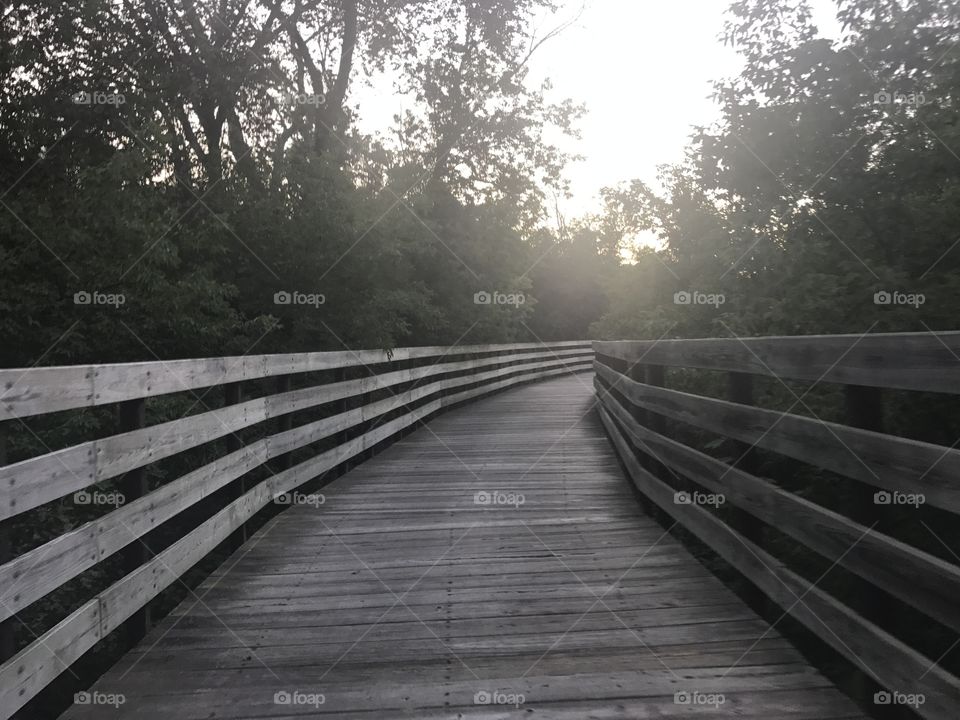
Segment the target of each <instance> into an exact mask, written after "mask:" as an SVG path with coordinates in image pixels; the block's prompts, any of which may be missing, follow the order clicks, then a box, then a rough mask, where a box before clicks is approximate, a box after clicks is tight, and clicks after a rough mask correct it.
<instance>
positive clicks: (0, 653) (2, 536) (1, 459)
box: [0, 423, 17, 662]
mask: <svg viewBox="0 0 960 720" xmlns="http://www.w3.org/2000/svg"><path fill="white" fill-rule="evenodd" d="M8 428H9V423H0V466H3V465H6V464H7V429H8ZM11 522H12V520H11V519H7V520H4V521H2V522H0V564H2V563H6V562H9V561H10V560H13V542H12V539H11V537H10V523H11ZM16 622H17V620H16V618H13V617H10V618H7V619H6V620H4V621H3V622H0V662H6V661H7V660H9V659H10V658H12V657H13V656H14V655H15V654H16V638H15V636H14V623H16Z"/></svg>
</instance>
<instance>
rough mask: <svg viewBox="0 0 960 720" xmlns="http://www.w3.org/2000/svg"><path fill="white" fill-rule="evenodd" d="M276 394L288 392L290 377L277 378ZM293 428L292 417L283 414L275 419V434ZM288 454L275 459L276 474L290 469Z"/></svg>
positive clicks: (288, 414)
mask: <svg viewBox="0 0 960 720" xmlns="http://www.w3.org/2000/svg"><path fill="white" fill-rule="evenodd" d="M277 392H278V393H288V392H290V376H289V375H281V376H280V377H278V378H277ZM292 427H293V416H292V415H291V414H290V413H285V414H283V415H281V416H280V417H279V418H278V419H277V432H286V431H287V430H290V429H291V428H292ZM290 464H291V463H290V453H284V454H283V455H281V456H280V457H278V458H277V459H276V462H275V465H276V468H277V471H278V472H282V471H283V470H286V469H288V468H289V467H290Z"/></svg>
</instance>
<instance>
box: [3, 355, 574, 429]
mask: <svg viewBox="0 0 960 720" xmlns="http://www.w3.org/2000/svg"><path fill="white" fill-rule="evenodd" d="M544 347H545V346H544V345H543V344H540V343H511V344H505V345H464V346H460V347H456V348H450V347H443V346H439V347H410V348H397V349H395V350H392V351H385V350H358V351H342V352H316V353H295V354H287V355H244V356H239V357H222V358H199V359H189V360H158V361H155V362H142V363H122V364H110V365H70V366H63V367H42V368H10V369H0V421H2V420H9V419H11V418H17V417H29V416H30V415H38V414H42V413H51V412H59V411H61V410H69V409H71V408H80V407H94V406H97V405H107V404H110V403H116V402H122V401H125V400H133V399H136V398H146V397H154V396H156V395H165V394H167V393H174V392H184V391H186V390H195V389H197V388H202V387H210V386H211V385H222V384H225V383H231V382H241V381H244V380H257V379H260V378H265V377H275V376H279V375H289V374H293V373H304V372H315V371H318V370H332V369H336V368H345V367H363V366H367V365H376V364H379V363H385V362H391V361H396V360H412V359H418V358H432V357H436V358H445V357H450V358H456V356H458V355H463V354H479V353H517V352H520V351H535V350H542V349H543V348H544ZM546 347H548V348H551V349H553V350H569V349H574V348H581V349H583V350H585V351H586V352H590V343H589V342H587V341H564V342H553V343H548V344H547V345H546Z"/></svg>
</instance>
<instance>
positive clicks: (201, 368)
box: [0, 342, 593, 718]
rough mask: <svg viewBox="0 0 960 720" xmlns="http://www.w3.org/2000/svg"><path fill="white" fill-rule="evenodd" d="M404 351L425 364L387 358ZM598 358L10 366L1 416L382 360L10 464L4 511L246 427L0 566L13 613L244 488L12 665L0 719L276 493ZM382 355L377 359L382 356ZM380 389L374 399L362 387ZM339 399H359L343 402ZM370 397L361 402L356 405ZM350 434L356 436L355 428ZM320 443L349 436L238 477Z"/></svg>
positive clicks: (438, 353)
mask: <svg viewBox="0 0 960 720" xmlns="http://www.w3.org/2000/svg"><path fill="white" fill-rule="evenodd" d="M399 361H404V364H405V365H410V364H414V366H413V367H404V368H401V369H394V368H392V367H389V364H391V363H397V362H399ZM592 361H593V350H592V348H591V345H590V343H589V342H558V343H551V344H546V345H543V344H534V343H514V344H510V345H478V346H469V347H454V348H433V347H431V348H401V349H398V350H395V351H393V352H392V353H391V354H387V353H385V352H382V351H362V352H357V353H305V354H303V355H262V356H257V357H252V358H214V359H202V360H178V361H174V362H172V363H162V362H158V363H131V364H123V365H99V366H77V367H59V368H32V369H22V370H0V382H4V383H6V384H5V385H4V387H6V388H7V391H6V392H5V393H4V396H3V412H2V414H0V419H10V418H16V417H25V416H30V415H37V414H45V413H51V412H60V411H64V410H74V411H82V410H81V409H82V408H87V407H93V406H99V405H105V404H112V403H120V402H128V401H130V400H142V399H146V398H151V397H155V396H158V395H164V394H169V393H174V392H180V391H189V390H192V389H195V388H198V387H207V386H211V385H219V384H225V383H237V382H244V381H249V380H254V379H256V380H260V379H266V378H270V377H275V376H276V377H282V376H289V375H293V374H300V373H307V372H316V371H318V370H329V369H335V368H350V367H353V368H360V369H363V370H364V371H366V372H369V373H370V375H369V376H367V377H362V378H358V379H350V380H341V381H338V382H331V383H326V384H321V385H314V386H311V387H307V388H300V389H296V390H284V391H281V392H277V393H273V394H271V395H267V396H265V397H259V398H255V399H252V400H246V401H243V400H240V401H239V402H236V401H234V404H229V405H225V406H224V407H222V408H215V409H211V410H205V411H203V412H199V413H196V414H193V415H188V416H186V417H183V418H179V419H177V420H173V421H170V422H167V423H161V424H157V425H152V426H147V427H142V428H141V427H138V428H137V429H135V430H131V431H128V432H125V433H119V434H116V435H112V436H109V437H106V438H101V439H98V440H91V441H88V442H85V443H80V444H78V445H74V446H72V447H68V448H65V449H62V450H57V451H53V452H48V453H45V454H42V455H38V456H36V457H33V458H28V459H26V460H22V461H20V462H17V463H14V464H12V465H7V466H5V467H3V468H0V519H2V518H11V517H13V516H15V515H19V514H21V513H25V512H30V511H33V510H35V509H36V508H38V507H40V506H42V505H44V504H46V503H49V502H52V501H56V500H58V499H60V498H63V497H64V496H67V495H69V494H70V493H76V492H77V491H83V490H85V489H86V488H88V487H89V486H91V485H94V484H96V483H99V482H102V481H104V480H107V479H110V478H115V477H118V476H120V475H124V474H125V473H130V472H131V471H137V470H139V469H141V468H144V467H145V466H148V465H149V464H151V463H154V462H157V461H158V460H161V459H164V458H168V457H172V456H174V455H177V454H179V453H182V452H184V451H185V450H189V449H192V448H197V447H199V446H201V445H204V444H206V443H209V442H211V441H214V440H218V439H222V438H225V437H233V438H234V442H233V448H234V449H231V448H228V450H229V451H228V452H227V453H226V454H222V455H220V456H219V457H217V458H216V459H215V460H213V461H211V462H207V463H206V464H203V465H201V466H199V467H195V468H193V469H191V470H190V471H189V472H188V473H186V474H185V475H182V476H181V477H179V478H176V479H174V480H172V481H170V482H166V483H165V484H163V485H161V486H160V487H158V488H156V489H154V490H153V491H151V492H149V493H147V494H145V495H142V496H140V497H136V498H134V499H132V501H131V502H129V503H125V504H121V505H120V506H119V507H116V508H115V509H113V510H111V511H109V512H107V513H105V514H104V515H102V516H101V517H98V518H97V519H95V520H92V521H90V522H88V523H86V524H84V525H82V526H80V527H78V528H75V529H73V530H71V531H69V532H67V533H64V534H63V535H60V536H58V537H56V538H54V539H52V540H49V541H48V542H45V543H42V544H40V545H38V546H36V547H33V548H31V549H30V550H28V551H27V552H25V553H23V554H21V555H20V556H18V557H16V558H14V559H12V560H10V561H9V562H7V563H5V564H4V565H2V566H0V621H2V620H7V619H9V618H12V617H15V616H16V614H17V613H18V612H20V611H22V610H24V609H25V608H27V607H29V606H30V605H31V604H32V603H34V602H36V601H37V600H39V599H41V598H43V597H45V596H46V595H48V594H50V593H51V592H53V591H55V590H57V589H58V588H60V587H61V586H62V585H63V584H64V583H66V582H68V581H70V580H72V579H74V578H76V577H78V576H79V575H80V574H81V573H83V572H85V571H88V570H90V569H91V568H93V567H94V566H96V565H98V564H99V563H101V562H102V561H104V560H105V559H107V558H109V557H110V556H112V555H114V554H116V553H118V552H120V551H121V550H123V549H124V548H126V547H128V546H130V545H131V544H132V543H136V542H139V541H140V539H141V538H142V537H143V536H144V535H146V533H148V532H150V531H151V530H153V529H154V528H156V527H158V526H159V525H161V524H163V523H166V522H168V521H170V520H172V519H174V518H176V517H177V516H178V515H179V514H180V513H182V512H184V511H185V510H188V509H190V508H195V507H199V503H201V501H206V499H207V498H210V497H211V496H212V495H213V493H215V491H217V490H219V489H221V488H224V487H227V486H228V485H231V484H233V486H234V487H239V489H240V491H239V493H237V494H234V495H232V496H231V497H230V498H229V499H228V500H227V501H226V504H225V506H223V507H220V508H210V509H209V510H210V511H211V512H212V515H210V517H209V518H208V519H206V520H204V521H203V522H201V523H200V525H198V526H197V527H195V528H194V529H192V530H190V531H189V532H186V533H185V534H184V535H183V536H182V537H180V538H179V539H178V540H176V541H175V542H174V543H173V544H172V545H169V546H168V547H166V548H165V549H163V550H161V551H160V552H159V553H158V554H156V555H155V556H153V557H151V558H148V559H145V561H144V562H143V563H142V564H141V565H139V567H135V568H134V569H133V570H132V571H128V572H127V574H126V575H124V577H122V578H120V579H119V580H118V581H116V582H114V583H113V584H112V585H110V586H109V587H108V588H106V589H105V590H103V591H101V592H100V593H98V594H97V595H96V597H93V598H91V599H89V600H87V601H84V602H82V603H80V604H79V606H78V607H75V608H74V609H73V611H72V612H71V613H70V614H69V615H68V616H67V617H66V618H64V619H63V620H62V621H60V622H59V623H57V624H56V625H54V626H53V627H52V628H50V629H49V630H47V631H46V632H44V633H42V634H41V635H40V636H39V637H37V638H36V639H34V640H33V641H32V642H30V643H29V644H28V645H27V646H26V647H24V648H23V649H21V650H20V651H19V652H18V653H17V654H16V655H15V656H14V657H13V658H11V659H10V660H8V661H7V662H6V663H4V664H3V665H2V666H0V717H2V718H7V717H10V716H11V715H12V714H13V713H15V712H16V711H17V710H18V709H20V708H21V707H23V705H24V704H26V703H27V702H28V701H29V700H30V699H31V698H33V697H35V696H36V695H37V694H38V693H39V692H41V691H42V690H43V689H44V688H45V687H46V686H47V685H49V684H50V683H51V682H52V681H53V680H54V679H55V678H56V677H57V676H58V675H60V673H62V672H63V671H64V670H65V669H66V668H67V667H69V666H70V665H71V664H72V663H73V662H75V661H76V660H77V659H78V658H79V657H80V656H82V655H83V653H85V652H87V651H88V650H90V648H92V647H93V646H94V645H95V644H96V643H97V642H98V641H100V640H101V639H103V638H104V637H105V636H106V635H107V634H109V633H111V632H113V631H114V630H116V629H117V628H119V627H121V625H123V624H124V623H125V622H127V623H128V624H129V622H133V621H132V620H130V618H131V617H133V616H134V615H135V613H138V612H139V611H140V610H141V609H142V608H144V607H145V606H146V605H147V603H149V602H150V600H152V599H153V598H154V597H156V596H157V595H158V594H159V593H161V592H162V591H163V590H164V589H165V588H167V587H168V586H169V585H170V584H171V583H173V582H174V581H176V580H177V578H179V577H180V576H181V575H183V573H184V572H186V571H187V570H188V569H190V568H191V567H192V566H193V565H195V564H196V563H197V562H199V561H200V560H202V559H203V558H204V557H205V556H206V555H207V554H209V553H210V552H211V551H212V550H213V549H214V548H216V547H217V546H218V545H219V544H220V543H221V542H223V541H224V540H226V539H227V538H228V537H231V535H233V534H234V533H235V532H236V531H237V530H238V529H240V528H242V527H243V526H244V523H246V522H247V521H248V520H250V519H251V518H252V517H253V516H254V514H256V513H257V512H258V511H259V510H261V509H262V508H263V507H264V506H266V505H267V504H269V503H270V502H271V501H272V500H273V499H274V498H276V497H277V496H278V495H280V494H282V493H285V492H288V491H291V490H294V489H296V488H298V487H300V486H302V485H303V484H305V483H307V482H309V481H311V480H314V479H316V478H318V476H321V475H323V474H324V473H327V472H329V471H330V470H332V469H334V468H337V467H338V466H341V465H343V463H345V462H346V461H349V460H356V459H359V458H362V457H364V456H365V454H367V453H369V452H370V451H372V450H373V449H374V448H376V447H379V446H380V445H381V444H383V443H384V442H387V441H390V440H391V439H393V438H395V437H396V436H397V434H398V433H400V432H403V431H404V430H407V429H408V428H410V427H412V426H414V425H416V424H417V423H419V422H421V421H424V420H426V419H428V418H429V417H430V416H432V415H433V414H435V413H436V412H438V411H440V410H442V409H443V408H445V407H450V406H452V405H456V404H458V403H461V402H464V401H466V400H470V399H473V398H475V397H479V396H481V395H485V394H488V393H491V392H494V391H497V390H500V389H503V388H507V387H510V386H512V385H516V384H517V383H521V382H527V381H531V380H537V379H541V378H547V377H552V376H555V375H559V374H563V373H568V372H577V371H583V370H589V369H590V368H591V365H592ZM416 363H419V364H416ZM372 364H375V365H376V367H375V368H371V367H370V365H372ZM370 393H374V395H373V397H369V398H368V399H367V400H363V398H367V397H368V394H370ZM384 393H387V396H386V397H382V395H383V394H384ZM235 394H236V393H235ZM238 399H239V396H238ZM341 400H353V401H354V404H353V406H352V407H348V408H346V409H345V408H342V407H335V405H337V401H341ZM358 401H359V402H360V403H362V404H359V405H356V402H358ZM311 408H312V409H314V412H315V414H319V415H320V417H319V418H318V419H314V420H309V421H299V424H296V425H294V424H293V423H292V422H289V418H290V417H291V416H294V417H298V418H299V417H301V416H300V415H294V414H295V413H300V412H301V411H303V410H309V409H311ZM331 408H333V409H332V410H331ZM279 417H285V418H287V419H288V421H287V422H285V423H284V424H283V425H282V426H281V427H280V429H276V428H274V425H276V423H270V422H268V421H270V420H273V419H275V418H279ZM371 422H373V423H374V425H375V426H373V427H371ZM268 428H269V429H268ZM239 430H246V431H248V433H252V432H254V431H257V433H258V434H257V435H256V436H255V437H253V438H249V437H248V438H247V439H246V441H245V442H239V439H238V438H237V436H236V435H235V433H236V432H237V431H239ZM344 432H349V433H351V434H352V436H350V437H347V438H346V439H344V437H343V435H342V434H343V433H344ZM338 439H339V440H340V442H337V440H338ZM318 441H327V444H328V446H329V444H330V443H331V442H335V443H336V444H335V445H333V446H332V447H328V449H325V450H323V451H322V452H320V453H319V454H315V455H313V456H312V457H310V458H308V459H306V460H302V461H300V462H297V463H296V464H293V465H288V466H286V467H284V469H281V470H280V471H279V472H275V473H273V472H272V471H271V474H270V476H269V477H268V478H267V479H265V480H263V481H261V482H259V483H257V484H255V485H253V486H252V487H249V488H247V487H244V486H243V485H239V486H238V485H237V483H242V482H244V480H245V478H246V477H247V476H248V474H250V473H251V472H253V471H255V470H257V469H258V468H268V469H269V467H268V466H267V465H266V463H267V462H268V461H270V460H274V459H276V458H279V457H286V458H289V457H290V455H289V454H290V453H292V452H294V451H295V450H302V449H303V448H306V447H308V446H310V445H311V444H313V443H316V442H318ZM124 552H125V553H126V552H127V551H124Z"/></svg>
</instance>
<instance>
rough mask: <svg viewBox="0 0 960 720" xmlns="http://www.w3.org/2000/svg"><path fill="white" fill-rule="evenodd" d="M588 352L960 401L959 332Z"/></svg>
mask: <svg viewBox="0 0 960 720" xmlns="http://www.w3.org/2000/svg"><path fill="white" fill-rule="evenodd" d="M593 348H594V350H595V351H596V352H597V353H599V354H601V355H607V356H610V357H615V358H618V359H620V360H624V361H626V362H628V363H635V362H643V363H651V364H658V365H669V366H671V367H690V368H703V369H708V370H724V371H728V372H745V373H752V374H754V375H768V376H772V377H779V378H782V379H785V380H786V379H794V380H811V381H822V382H830V383H844V384H853V385H871V386H874V387H887V388H898V389H900V390H925V391H930V392H942V393H960V362H957V357H960V331H956V332H941V333H932V332H917V333H883V334H876V335H801V336H789V337H750V338H702V339H692V340H625V341H612V342H608V341H596V342H594V344H593Z"/></svg>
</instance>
